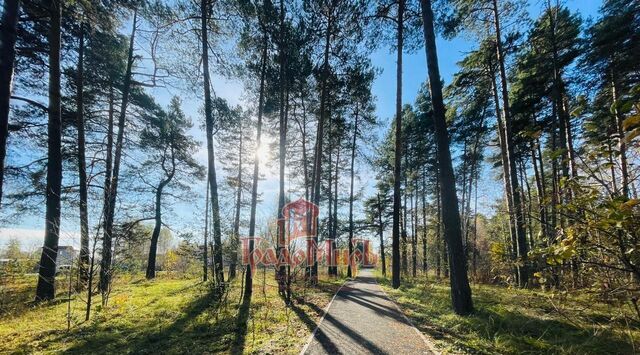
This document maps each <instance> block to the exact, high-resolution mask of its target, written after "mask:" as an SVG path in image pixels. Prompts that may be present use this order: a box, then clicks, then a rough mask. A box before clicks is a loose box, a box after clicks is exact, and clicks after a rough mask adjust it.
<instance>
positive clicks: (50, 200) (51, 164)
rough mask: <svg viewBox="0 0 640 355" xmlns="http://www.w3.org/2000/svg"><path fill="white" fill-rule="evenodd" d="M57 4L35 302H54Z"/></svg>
mask: <svg viewBox="0 0 640 355" xmlns="http://www.w3.org/2000/svg"><path fill="white" fill-rule="evenodd" d="M61 12H62V11H61V6H60V2H59V1H58V0H53V1H51V2H50V14H51V18H50V28H49V34H48V39H49V122H48V144H47V145H48V151H47V153H48V154H47V156H48V160H47V190H46V194H47V196H46V217H45V222H46V226H45V234H44V246H43V247H42V254H41V256H40V264H39V265H40V268H39V270H38V286H37V288H36V301H45V300H52V299H54V298H55V277H56V259H57V257H58V240H59V238H60V193H61V190H62V119H61V110H60V17H61Z"/></svg>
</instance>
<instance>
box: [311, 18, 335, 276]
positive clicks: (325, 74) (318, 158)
mask: <svg viewBox="0 0 640 355" xmlns="http://www.w3.org/2000/svg"><path fill="white" fill-rule="evenodd" d="M332 28H333V25H332V19H331V15H330V14H329V17H328V19H327V31H326V33H325V44H324V59H323V63H322V80H321V83H320V86H321V93H320V117H319V119H318V127H317V131H316V146H315V152H314V163H313V179H312V181H313V195H312V200H313V203H314V204H315V205H316V206H320V182H321V180H322V141H323V139H324V123H325V121H326V115H327V112H326V106H327V84H328V80H329V49H330V45H331V31H332ZM308 225H309V228H310V227H311V226H310V225H311V223H308ZM313 242H314V243H315V244H316V245H317V244H318V233H317V231H316V233H315V235H314V236H313ZM312 252H314V251H312ZM314 255H315V252H314ZM308 269H309V270H308V275H309V277H310V278H311V279H313V278H315V277H317V275H318V263H317V260H316V259H315V257H313V262H312V265H309V266H308Z"/></svg>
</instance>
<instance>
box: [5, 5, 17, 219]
mask: <svg viewBox="0 0 640 355" xmlns="http://www.w3.org/2000/svg"><path fill="white" fill-rule="evenodd" d="M19 12H20V0H4V3H3V6H2V31H0V83H1V84H0V208H2V204H1V203H2V186H3V182H4V159H5V157H6V155H7V138H8V137H9V101H10V98H11V91H12V87H13V63H14V60H15V56H16V27H17V25H18V15H19Z"/></svg>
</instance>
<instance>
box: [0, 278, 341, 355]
mask: <svg viewBox="0 0 640 355" xmlns="http://www.w3.org/2000/svg"><path fill="white" fill-rule="evenodd" d="M272 275H273V274H272V272H270V271H269V272H267V273H266V274H263V273H262V272H261V271H258V273H257V274H256V280H255V283H254V293H253V299H252V302H251V304H250V305H247V304H246V303H243V302H241V298H240V294H241V292H240V290H241V280H240V278H238V279H236V280H235V281H234V282H233V283H232V285H231V289H230V291H229V292H228V293H227V294H226V296H225V297H224V299H223V300H222V301H221V303H219V304H217V303H216V302H215V301H214V298H213V297H212V294H211V292H210V289H211V288H210V285H209V284H206V283H203V282H201V281H199V280H197V279H174V278H171V277H168V276H161V277H159V278H158V279H156V280H154V281H146V280H144V278H143V277H142V276H136V277H132V276H123V277H121V278H119V279H118V280H116V283H115V285H114V291H113V293H112V295H111V297H110V300H109V303H108V305H107V307H105V308H102V307H101V306H100V305H99V303H100V298H99V296H96V305H95V307H94V308H93V312H92V315H91V320H90V321H88V322H84V296H76V297H73V298H72V301H71V327H70V329H69V330H67V306H68V303H67V302H66V301H65V300H64V295H60V296H61V297H59V300H58V301H56V302H52V303H49V304H44V305H39V306H37V307H36V306H28V305H25V304H24V303H20V304H14V305H13V307H12V308H11V309H7V308H6V307H5V310H4V314H2V316H1V318H0V339H2V341H0V353H7V352H9V353H51V352H67V353H90V354H99V353H112V354H113V353H136V354H138V353H159V352H162V353H185V352H190V353H219V352H221V353H253V352H260V353H298V352H299V351H300V350H301V348H302V346H303V345H304V342H305V341H306V339H307V338H308V336H309V334H310V333H311V332H312V331H313V329H315V327H316V323H317V322H318V320H319V318H320V316H321V315H322V309H324V307H325V306H326V305H327V304H328V302H329V300H330V299H331V297H332V296H333V294H334V293H335V291H336V290H337V289H338V287H339V285H340V284H341V283H342V281H341V280H322V281H321V282H320V284H319V285H318V287H316V288H308V289H303V288H301V287H297V288H296V289H295V291H296V298H295V302H294V305H293V306H292V307H284V306H283V301H282V299H281V298H280V297H279V296H278V293H277V285H276V283H275V281H274V280H273V277H272ZM263 280H264V285H263ZM29 281H32V282H21V283H20V285H21V286H20V288H19V289H16V290H14V291H16V293H14V294H13V296H14V297H13V298H14V299H17V300H21V301H23V300H24V299H26V298H27V297H29V298H30V296H27V295H32V294H33V288H32V287H33V286H30V287H26V286H25V285H35V279H34V280H29ZM263 286H264V287H263ZM60 288H62V287H60ZM18 290H19V291H18ZM62 291H63V290H60V292H62ZM5 306H6V305H5Z"/></svg>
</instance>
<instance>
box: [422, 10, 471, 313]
mask: <svg viewBox="0 0 640 355" xmlns="http://www.w3.org/2000/svg"><path fill="white" fill-rule="evenodd" d="M420 4H421V6H422V20H423V28H424V39H425V52H426V56H427V69H428V73H429V89H430V92H431V102H432V105H433V123H434V129H435V138H436V144H437V147H438V165H439V169H438V172H439V174H440V188H441V194H442V217H443V218H442V220H443V225H444V234H445V238H446V239H447V249H448V253H449V269H450V278H449V280H450V281H449V282H450V284H451V303H452V306H453V310H454V312H455V313H457V314H461V315H464V314H469V313H471V312H472V311H473V302H472V300H471V288H470V287H469V279H468V277H467V265H466V264H467V263H466V260H465V257H464V250H463V247H462V231H461V229H460V214H459V213H458V198H457V196H456V186H455V178H454V174H453V166H452V163H451V152H450V151H449V134H448V132H447V122H446V120H445V107H444V101H443V98H442V84H441V82H440V70H439V68H438V54H437V49H436V39H435V33H434V29H433V12H432V10H431V0H421V1H420Z"/></svg>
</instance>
